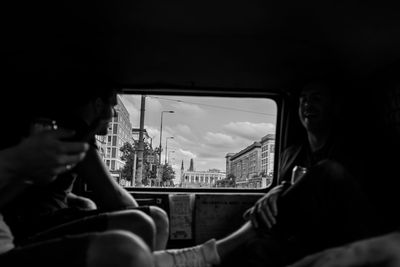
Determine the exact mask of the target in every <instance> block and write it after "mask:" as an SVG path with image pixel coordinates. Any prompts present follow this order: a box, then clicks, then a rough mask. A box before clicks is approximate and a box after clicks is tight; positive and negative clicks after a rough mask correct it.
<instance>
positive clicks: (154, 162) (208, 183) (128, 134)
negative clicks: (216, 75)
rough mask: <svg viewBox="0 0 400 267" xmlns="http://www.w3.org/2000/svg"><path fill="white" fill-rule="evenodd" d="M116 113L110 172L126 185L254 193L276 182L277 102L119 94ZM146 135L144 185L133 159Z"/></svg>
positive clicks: (108, 151)
mask: <svg viewBox="0 0 400 267" xmlns="http://www.w3.org/2000/svg"><path fill="white" fill-rule="evenodd" d="M141 101H145V109H144V114H143V115H144V116H142V117H143V118H144V123H143V125H144V127H143V129H142V130H141V129H140V118H141V114H140V110H141ZM116 110H117V113H118V121H119V125H120V127H119V129H118V126H117V124H114V126H113V127H112V128H113V129H112V130H113V131H112V133H113V135H111V131H110V132H109V134H108V136H107V139H106V140H107V141H108V142H107V143H108V144H109V143H110V142H111V140H112V145H113V146H114V147H115V148H113V149H112V153H110V152H111V151H110V150H109V148H107V152H106V157H107V156H108V157H110V156H111V157H110V158H111V164H110V165H109V168H110V171H111V170H112V171H113V174H114V175H115V176H116V177H117V176H118V177H119V178H118V179H119V180H121V181H122V182H123V183H124V185H127V184H128V185H132V186H137V187H178V188H200V187H201V188H233V189H234V188H249V189H254V188H266V187H269V186H270V185H271V183H272V178H273V173H274V169H273V168H274V159H275V150H274V149H275V146H274V144H275V131H276V129H275V128H276V114H277V105H276V103H275V101H273V100H272V99H268V98H248V97H204V96H176V95H174V96H172V95H171V96H165V95H163V96H159V95H146V96H143V97H142V96H141V95H119V96H118V104H117V106H116ZM110 130H111V129H110ZM140 133H142V136H143V143H142V144H143V148H144V150H143V155H142V156H143V165H142V179H141V180H140V181H139V180H138V175H137V173H138V172H139V170H138V169H137V170H136V172H133V171H132V168H130V167H129V166H135V167H136V168H138V164H133V162H134V161H135V160H136V163H137V161H138V157H139V156H140V154H141V153H138V149H139V144H140V140H139V137H140ZM160 133H161V138H160ZM117 138H118V140H119V141H118V142H117ZM160 139H161V143H160ZM116 151H119V152H118V153H116ZM110 154H111V155H110ZM122 158H124V160H122ZM128 161H131V163H130V164H126V163H127V162H128ZM116 162H117V163H118V164H117V165H116ZM125 168H128V169H127V170H124V169H125ZM129 168H130V169H129ZM121 185H122V184H121Z"/></svg>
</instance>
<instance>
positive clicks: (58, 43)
mask: <svg viewBox="0 0 400 267" xmlns="http://www.w3.org/2000/svg"><path fill="white" fill-rule="evenodd" d="M7 5H8V11H9V12H8V15H7V16H9V18H10V20H9V27H8V33H9V34H10V38H9V40H11V42H9V43H10V48H9V49H10V50H9V51H10V53H8V54H9V55H13V53H12V52H11V51H17V53H15V54H14V55H13V58H12V60H13V61H12V62H10V65H13V64H14V65H16V64H15V62H17V64H18V66H13V67H15V68H20V70H21V68H22V69H23V71H25V72H29V73H30V72H32V71H33V72H36V71H38V70H45V71H47V72H48V71H54V69H57V68H55V67H54V66H55V65H57V66H58V65H63V66H65V65H68V64H81V63H77V61H75V62H71V61H68V60H66V59H65V58H63V56H65V54H68V52H66V51H68V49H70V50H71V47H76V48H75V49H76V50H74V51H75V52H76V51H77V50H82V51H84V50H85V49H87V51H92V52H93V51H95V52H93V54H95V57H98V56H101V57H102V56H104V55H107V57H108V59H107V60H108V61H107V63H110V62H112V64H113V65H112V66H113V67H112V72H115V73H113V74H112V75H113V76H112V77H113V78H114V77H116V81H117V82H118V83H119V84H123V85H124V86H126V87H127V88H146V87H147V88H151V87H170V88H172V87H175V88H230V89H231V90H234V89H235V88H237V89H240V88H254V89H261V90H265V89H267V90H270V91H274V90H278V91H280V90H288V89H289V90H290V88H292V87H295V86H296V84H298V83H299V82H300V81H303V80H304V79H308V78H310V77H315V76H320V75H326V74H329V73H330V74H332V73H338V74H337V76H336V77H338V76H339V75H347V76H351V77H355V78H359V77H361V78H363V77H368V76H369V75H371V74H374V73H377V72H379V71H382V70H384V69H385V68H387V67H388V66H391V65H393V64H397V63H396V62H397V61H398V59H399V56H400V55H399V54H400V51H399V49H398V47H400V32H399V25H400V17H399V16H398V12H397V9H396V8H395V6H394V3H393V4H392V2H389V1H380V2H376V1H345V2H337V1H315V0H314V1H310V0H308V1H294V0H285V1H261V0H250V1H244V0H233V1H232V0H220V1H211V0H201V1H200V0H192V1H178V0H174V1H160V0H146V1H143V0H136V1H126V0H125V1H117V2H108V1H85V3H82V2H80V1H76V0H74V1H68V2H67V1H65V2H64V3H63V2H60V3H53V2H51V1H42V2H41V3H36V2H35V3H31V2H26V3H21V2H18V4H15V3H8V4H7ZM71 15H72V16H71ZM71 18H73V19H72V20H71ZM94 40H95V41H94ZM57 47H61V48H59V49H57ZM82 47H85V48H82ZM71 51H72V50H71ZM71 53H72V52H71ZM79 53H80V52H77V53H76V54H79ZM56 55H57V56H56ZM60 55H61V56H60ZM86 58H87V56H86ZM92 59H93V58H92ZM79 60H81V59H79ZM79 60H78V61H79ZM94 61H95V60H93V62H94ZM93 62H92V63H93ZM21 63H23V64H21ZM60 63H61V64H60ZM85 64H86V63H85ZM21 66H22V67H21ZM49 66H51V67H49ZM58 68H59V69H61V68H62V67H58ZM49 69H51V70H49ZM332 76H334V75H332Z"/></svg>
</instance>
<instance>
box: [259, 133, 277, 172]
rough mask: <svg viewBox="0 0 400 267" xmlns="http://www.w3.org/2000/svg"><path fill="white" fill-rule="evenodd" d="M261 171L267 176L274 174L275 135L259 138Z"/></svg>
mask: <svg viewBox="0 0 400 267" xmlns="http://www.w3.org/2000/svg"><path fill="white" fill-rule="evenodd" d="M260 143H261V171H262V172H264V173H265V174H266V175H267V176H272V175H273V173H274V158H275V135H274V134H267V135H266V136H264V137H263V138H261V142H260Z"/></svg>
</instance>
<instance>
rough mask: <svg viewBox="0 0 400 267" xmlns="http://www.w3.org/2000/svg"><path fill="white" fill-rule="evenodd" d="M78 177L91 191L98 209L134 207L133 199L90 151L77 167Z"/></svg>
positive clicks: (93, 152)
mask: <svg viewBox="0 0 400 267" xmlns="http://www.w3.org/2000/svg"><path fill="white" fill-rule="evenodd" d="M77 170H78V175H79V176H82V177H84V179H85V181H86V182H87V184H88V186H89V187H90V188H91V189H92V190H93V197H94V199H95V201H96V203H97V204H98V206H99V207H100V208H103V209H119V208H126V207H136V206H137V202H136V201H135V199H134V198H133V197H132V196H131V195H130V194H129V192H128V191H126V190H125V189H124V188H122V187H121V186H120V185H118V183H117V182H116V181H115V180H114V179H113V178H112V177H111V174H110V172H109V171H108V170H107V168H106V166H105V165H104V163H103V161H102V159H101V157H100V156H99V155H98V153H97V151H96V150H95V149H91V150H90V151H89V152H88V153H87V155H86V158H85V160H84V161H83V162H82V163H81V164H79V165H78V169H77Z"/></svg>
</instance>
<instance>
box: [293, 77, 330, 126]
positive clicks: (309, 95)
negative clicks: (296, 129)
mask: <svg viewBox="0 0 400 267" xmlns="http://www.w3.org/2000/svg"><path fill="white" fill-rule="evenodd" d="M299 101H300V103H299V117H300V121H301V123H302V125H303V126H304V128H306V130H307V131H311V132H313V131H318V130H320V129H323V128H326V127H327V126H328V125H329V124H330V123H331V122H332V120H333V101H332V94H331V92H330V90H329V89H328V88H327V87H326V86H324V85H323V84H319V83H312V84H308V85H307V86H306V87H304V89H303V90H302V92H301V94H300V99H299Z"/></svg>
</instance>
